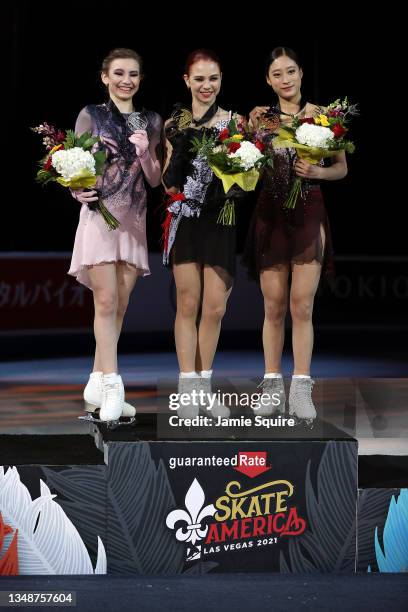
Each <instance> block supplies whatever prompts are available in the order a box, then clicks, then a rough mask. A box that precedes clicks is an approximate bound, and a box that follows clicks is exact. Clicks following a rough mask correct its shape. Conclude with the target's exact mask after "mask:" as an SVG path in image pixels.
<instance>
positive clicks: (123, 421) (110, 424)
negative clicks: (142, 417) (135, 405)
mask: <svg viewBox="0 0 408 612" xmlns="http://www.w3.org/2000/svg"><path fill="white" fill-rule="evenodd" d="M78 419H79V420H80V421H85V422H86V423H97V424H98V425H106V428H107V429H116V428H117V427H122V426H123V425H132V423H134V422H135V420H136V419H135V417H121V418H120V419H117V420H114V421H102V420H101V419H99V418H95V417H94V416H92V414H87V415H85V416H79V417H78Z"/></svg>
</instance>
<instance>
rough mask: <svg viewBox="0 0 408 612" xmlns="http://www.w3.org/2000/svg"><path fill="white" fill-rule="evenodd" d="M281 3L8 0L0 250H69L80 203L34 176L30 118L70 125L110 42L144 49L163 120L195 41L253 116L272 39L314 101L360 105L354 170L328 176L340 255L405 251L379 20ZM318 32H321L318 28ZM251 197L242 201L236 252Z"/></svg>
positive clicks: (153, 211)
mask: <svg viewBox="0 0 408 612" xmlns="http://www.w3.org/2000/svg"><path fill="white" fill-rule="evenodd" d="M315 8H316V7H315ZM278 9H279V7H277V6H272V7H271V8H270V9H266V8H265V7H264V6H259V7H258V8H255V7H253V6H248V10H247V11H244V10H243V9H238V8H234V10H233V12H231V11H229V13H228V16H225V15H227V13H224V14H223V12H222V5H221V4H218V5H217V6H216V7H215V6H214V5H209V4H197V5H195V4H191V3H190V4H189V5H188V6H184V5H172V6H168V7H167V8H164V9H162V8H161V7H160V6H159V5H158V4H153V3H150V4H148V3H144V5H143V6H142V5H140V4H139V3H130V2H113V3H112V2H111V3H106V2H99V3H85V2H84V3H79V2H71V3H64V4H57V3H51V2H49V3H47V2H46V3H41V4H38V3H29V2H19V3H16V4H15V5H13V6H9V8H8V9H7V10H6V13H5V19H4V21H3V24H4V25H3V29H4V33H5V35H6V38H5V40H6V45H7V54H8V55H9V61H8V62H7V65H6V66H3V68H4V69H5V70H6V73H7V78H6V79H5V83H4V84H5V85H6V90H5V99H6V102H7V105H8V111H7V113H6V121H5V125H4V127H5V128H6V133H7V132H8V136H7V143H8V144H7V145H6V150H7V151H8V150H9V146H10V145H11V148H12V150H13V155H12V160H13V161H12V162H11V163H10V161H11V160H9V162H8V163H7V164H6V166H3V172H4V171H5V170H6V172H5V175H6V181H4V180H3V184H4V186H5V187H6V185H8V186H9V187H11V189H10V195H9V197H8V198H7V200H8V203H7V204H6V202H3V205H5V209H4V214H5V210H7V213H6V219H7V221H6V222H4V221H3V232H2V234H1V242H0V250H3V251H16V250H23V251H46V250H51V251H70V250H71V249H72V244H73V239H74V233H75V229H76V224H77V219H78V212H79V211H78V204H77V203H76V202H75V201H74V200H73V199H72V198H71V197H70V196H69V194H68V192H65V191H64V190H62V189H61V188H60V187H59V186H57V185H50V186H48V187H47V188H45V189H43V188H41V187H40V186H38V185H36V184H35V182H34V176H35V172H36V161H37V160H38V159H39V158H40V157H41V156H42V154H43V148H42V144H41V138H40V137H39V136H38V135H36V134H34V133H32V132H30V130H29V127H30V126H35V125H39V124H40V123H41V122H43V121H48V122H50V123H53V124H55V125H57V126H59V127H61V128H64V129H66V128H72V127H73V126H74V123H75V119H76V117H77V114H78V112H79V111H80V109H81V108H82V107H83V106H85V105H86V104H90V103H99V102H102V101H104V96H105V93H104V90H103V88H102V86H101V83H100V79H99V68H100V64H101V61H102V59H103V57H104V56H105V55H106V54H107V53H108V52H109V50H110V49H111V48H113V47H116V46H127V47H131V48H134V49H136V50H137V51H138V52H139V53H141V55H142V56H143V58H144V59H145V75H146V76H145V79H144V81H143V83H142V86H141V91H140V94H139V96H138V97H139V100H138V101H139V102H140V103H142V104H143V105H144V106H145V107H147V108H150V109H153V110H155V111H157V112H159V113H160V114H161V116H162V117H164V118H166V117H167V116H168V114H169V112H170V110H171V107H172V105H173V104H174V102H176V101H188V97H187V96H186V89H185V86H184V82H183V80H182V74H183V65H184V60H185V58H186V56H187V54H188V53H189V52H190V51H191V50H193V49H195V48H198V47H201V46H205V47H209V48H213V49H215V50H216V51H217V52H218V54H219V56H220V57H221V60H222V63H223V74H224V79H223V86H222V91H221V95H220V97H219V103H220V105H221V106H223V107H224V108H227V109H232V110H234V111H238V112H240V113H244V114H247V113H248V112H249V111H250V110H251V108H253V106H254V105H258V104H268V103H269V102H270V100H271V89H270V88H269V87H268V86H267V85H266V83H265V78H264V64H265V57H266V55H267V53H268V51H270V50H271V49H272V48H273V47H275V46H277V45H286V46H290V47H293V48H294V49H295V50H297V51H298V53H299V54H300V57H301V58H302V60H303V69H304V79H303V88H302V89H303V93H304V94H305V95H306V97H307V99H308V100H310V101H312V102H315V103H321V104H327V103H329V102H331V101H333V100H334V99H336V98H337V97H344V96H345V95H347V96H348V97H349V99H350V100H351V101H352V102H358V103H359V105H360V109H361V116H360V117H359V118H357V119H356V120H355V121H354V122H353V126H352V131H351V133H350V138H351V139H352V140H354V141H355V143H356V146H357V150H356V153H355V154H354V155H353V156H349V158H348V162H349V174H348V176H347V177H346V178H345V179H344V180H342V181H339V182H337V181H336V182H332V183H329V182H327V183H326V184H324V185H323V188H324V194H325V197H326V202H327V207H328V210H329V215H330V220H331V225H332V232H333V238H334V247H335V252H336V254H337V255H344V254H345V255H347V254H368V255H370V254H376V255H383V254H384V255H400V254H403V253H404V252H405V244H404V242H405V240H404V233H405V231H404V229H403V227H402V224H401V223H400V222H399V219H400V218H401V210H400V208H401V203H400V202H401V199H402V198H403V197H404V196H403V195H401V194H400V196H399V199H395V198H394V199H390V196H389V186H390V185H389V184H390V176H391V177H392V176H393V175H392V173H391V170H390V168H391V164H393V163H394V160H393V157H394V156H391V155H390V154H387V153H386V151H385V152H384V150H381V147H380V144H381V143H380V136H381V131H382V129H383V127H384V125H385V124H386V122H387V116H386V112H387V111H386V109H384V108H383V107H382V105H381V104H380V103H379V100H380V99H381V92H380V91H379V90H378V87H379V84H381V81H382V79H383V77H384V72H383V70H384V68H383V66H382V65H381V61H382V60H383V59H384V54H383V53H378V52H377V50H376V49H375V47H374V44H375V42H374V37H375V30H373V25H372V23H371V26H370V28H371V29H370V32H368V30H367V27H366V28H364V27H361V24H358V23H356V21H355V18H354V16H353V18H350V19H348V18H347V20H345V21H344V23H341V24H339V23H337V24H336V23H335V22H333V20H326V19H323V20H322V21H319V11H316V10H315V9H314V10H313V11H312V12H311V13H310V14H309V20H308V21H306V20H305V18H306V13H295V7H294V9H293V15H294V16H295V17H296V18H295V19H293V18H292V19H291V18H290V14H287V15H286V18H282V17H279V12H278ZM57 11H58V12H57ZM224 11H225V7H224ZM285 14H286V13H285ZM326 16H328V15H326ZM319 33H324V34H325V36H321V37H319V36H314V34H319ZM368 33H370V35H371V44H370V41H368V42H367V38H366V37H367V34H368ZM11 177H12V178H11ZM3 179H4V174H3ZM10 179H11V180H10ZM149 195H150V197H149V212H148V239H149V245H150V250H152V251H156V250H159V249H160V242H159V238H160V223H161V221H162V214H161V203H162V192H161V188H158V189H156V190H155V191H154V192H153V193H150V194H149ZM253 200H254V198H253V197H252V199H251V198H250V200H249V202H248V205H247V206H246V207H245V209H244V210H243V218H242V221H241V224H240V239H239V248H240V250H241V249H242V244H243V240H244V235H245V231H246V226H247V220H248V219H249V217H250V214H251V208H252V206H253ZM3 220H5V217H3ZM5 229H6V231H5Z"/></svg>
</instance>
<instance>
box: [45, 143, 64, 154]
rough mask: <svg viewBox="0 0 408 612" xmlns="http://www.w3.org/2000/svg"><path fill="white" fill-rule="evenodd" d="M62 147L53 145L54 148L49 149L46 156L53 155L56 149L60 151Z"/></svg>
mask: <svg viewBox="0 0 408 612" xmlns="http://www.w3.org/2000/svg"><path fill="white" fill-rule="evenodd" d="M62 146H63V145H62V144H59V145H55V147H53V148H52V149H51V151H50V152H49V154H48V155H52V154H53V153H55V151H58V149H60V148H61V147H62Z"/></svg>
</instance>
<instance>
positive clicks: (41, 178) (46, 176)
mask: <svg viewBox="0 0 408 612" xmlns="http://www.w3.org/2000/svg"><path fill="white" fill-rule="evenodd" d="M35 180H36V182H37V183H40V184H43V185H46V184H47V183H49V182H50V181H55V174H54V173H53V172H50V171H49V170H39V171H38V172H37V176H36V177H35Z"/></svg>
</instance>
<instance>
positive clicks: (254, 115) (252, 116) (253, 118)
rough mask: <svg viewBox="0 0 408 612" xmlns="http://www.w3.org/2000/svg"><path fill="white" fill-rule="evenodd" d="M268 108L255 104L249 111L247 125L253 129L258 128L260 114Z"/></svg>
mask: <svg viewBox="0 0 408 612" xmlns="http://www.w3.org/2000/svg"><path fill="white" fill-rule="evenodd" d="M268 110H269V106H255V108H253V109H252V110H251V112H250V113H249V126H250V127H253V128H255V129H256V128H258V127H259V122H260V120H261V117H262V115H264V114H265V113H266V112H267V111H268Z"/></svg>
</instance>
